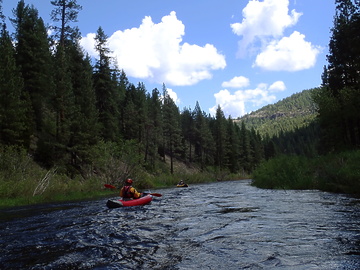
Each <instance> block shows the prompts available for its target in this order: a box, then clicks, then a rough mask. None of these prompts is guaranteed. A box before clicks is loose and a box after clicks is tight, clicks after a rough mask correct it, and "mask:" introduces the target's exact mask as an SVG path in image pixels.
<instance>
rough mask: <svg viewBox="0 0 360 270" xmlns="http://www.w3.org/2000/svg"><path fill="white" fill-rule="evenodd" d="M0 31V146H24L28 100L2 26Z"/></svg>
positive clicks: (26, 143)
mask: <svg viewBox="0 0 360 270" xmlns="http://www.w3.org/2000/svg"><path fill="white" fill-rule="evenodd" d="M1 27H2V28H1V32H0V130H1V133H0V143H1V144H4V145H17V146H25V147H26V148H27V147H28V144H29V137H28V135H29V134H28V129H29V127H28V124H27V121H28V119H27V114H28V113H29V111H30V110H29V107H30V103H29V99H28V98H27V96H26V93H24V92H23V80H22V78H21V76H20V72H19V70H18V68H17V66H16V62H15V57H14V56H15V50H14V48H13V45H12V41H11V38H10V35H9V33H8V31H7V30H6V24H5V23H3V24H2V25H1Z"/></svg>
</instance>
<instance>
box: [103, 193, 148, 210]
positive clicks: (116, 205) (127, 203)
mask: <svg viewBox="0 0 360 270" xmlns="http://www.w3.org/2000/svg"><path fill="white" fill-rule="evenodd" d="M152 198H153V196H152V195H151V194H149V195H146V196H144V197H141V198H139V199H133V200H128V201H124V200H108V201H107V203H106V206H107V207H109V208H119V207H127V206H137V205H145V204H148V203H150V202H151V201H152Z"/></svg>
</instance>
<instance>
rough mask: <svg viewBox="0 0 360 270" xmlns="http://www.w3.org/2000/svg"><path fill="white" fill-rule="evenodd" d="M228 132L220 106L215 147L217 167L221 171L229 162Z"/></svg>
mask: <svg viewBox="0 0 360 270" xmlns="http://www.w3.org/2000/svg"><path fill="white" fill-rule="evenodd" d="M227 131H228V130H227V124H226V118H225V116H224V113H223V111H222V110H221V107H220V105H219V106H218V108H217V109H216V117H215V123H214V131H213V137H214V139H215V145H216V154H215V165H216V166H218V167H219V168H220V170H222V169H224V168H225V167H227V165H228V161H229V160H228V159H227V158H228V155H227V154H228V153H227V150H228V147H227V143H229V141H227V138H228V134H227Z"/></svg>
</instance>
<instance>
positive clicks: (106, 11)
mask: <svg viewBox="0 0 360 270" xmlns="http://www.w3.org/2000/svg"><path fill="white" fill-rule="evenodd" d="M25 3H26V4H33V5H34V6H35V8H37V9H38V11H39V15H40V17H42V18H43V20H44V21H45V23H46V24H52V22H51V21H50V12H51V10H52V9H53V6H52V5H51V4H50V0H25ZM78 4H80V5H82V7H83V9H82V11H80V13H79V16H78V22H77V23H75V25H76V26H78V27H79V29H80V31H81V34H82V36H83V39H82V41H81V44H82V46H83V48H84V49H85V50H86V51H87V52H88V53H89V54H90V55H91V56H93V57H96V53H95V51H94V36H95V33H96V31H97V29H98V28H99V26H101V27H102V28H103V30H104V32H105V33H106V35H107V36H108V37H109V39H108V47H109V48H110V49H111V50H112V51H113V56H114V57H116V59H117V63H118V66H119V68H120V69H124V70H125V72H126V74H127V76H128V78H129V80H130V82H132V83H134V84H135V85H137V83H138V82H143V83H144V84H145V86H146V89H147V90H148V91H149V92H151V91H152V89H154V88H155V87H157V88H158V89H159V90H161V89H162V84H163V83H165V85H166V87H167V89H168V91H169V93H170V95H171V96H172V98H173V99H174V101H175V102H176V104H177V105H178V107H179V108H180V110H182V109H183V108H185V107H187V108H190V109H194V107H195V104H196V102H197V101H198V102H199V104H200V107H201V109H202V110H203V111H205V112H207V113H211V114H212V115H214V113H215V111H216V108H217V106H218V105H220V106H221V108H222V110H223V112H224V113H225V116H226V117H227V116H229V115H230V116H231V117H232V118H236V117H239V116H242V115H244V114H246V113H250V112H251V111H255V110H257V109H259V108H261V107H263V106H265V105H267V104H273V103H275V102H277V101H279V100H281V99H283V98H286V97H288V96H291V95H292V94H294V93H298V92H301V91H302V90H306V89H310V88H313V87H317V86H319V85H320V84H321V73H322V71H323V66H324V65H326V64H327V62H326V55H327V54H328V43H329V39H330V29H331V27H332V26H333V17H334V14H335V4H334V0H226V1H224V0H223V1H220V0H181V1H180V0H153V1H148V0H131V1H119V0H103V1H89V0H78ZM16 5H17V1H16V0H3V13H4V15H5V16H7V17H13V15H12V12H11V10H12V9H13V8H15V7H16ZM8 28H9V30H10V32H11V31H12V30H11V29H12V27H11V25H10V23H8Z"/></svg>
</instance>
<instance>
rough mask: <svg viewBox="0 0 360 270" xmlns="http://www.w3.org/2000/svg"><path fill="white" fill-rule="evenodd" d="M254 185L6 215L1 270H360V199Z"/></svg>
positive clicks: (221, 185) (0, 214) (1, 216)
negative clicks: (145, 201) (137, 202)
mask: <svg viewBox="0 0 360 270" xmlns="http://www.w3.org/2000/svg"><path fill="white" fill-rule="evenodd" d="M250 183H251V182H250V180H245V181H230V182H217V183H211V184H199V185H191V186H190V187H188V188H170V189H162V190H156V191H154V190H153V192H158V193H162V194H163V196H162V197H161V198H154V200H153V202H152V203H151V204H150V205H146V206H136V207H127V208H117V209H107V208H106V206H105V204H106V201H107V198H104V199H100V200H95V201H86V202H73V203H60V204H51V205H41V206H32V207H21V208H13V209H6V210H0V269H62V270H63V269H304V270H305V269H306V270H308V269H326V270H330V269H360V211H359V210H360V199H357V198H354V197H351V196H347V195H341V194H332V193H326V192H319V191H293V190H287V191H285V190H265V189H258V188H256V187H253V186H251V185H250Z"/></svg>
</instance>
